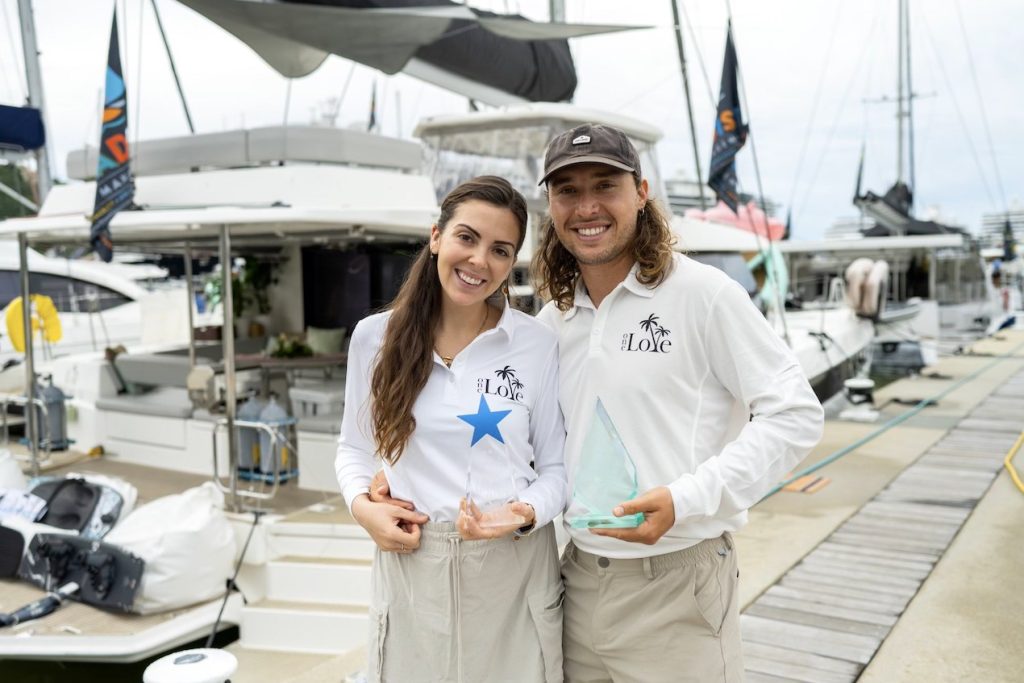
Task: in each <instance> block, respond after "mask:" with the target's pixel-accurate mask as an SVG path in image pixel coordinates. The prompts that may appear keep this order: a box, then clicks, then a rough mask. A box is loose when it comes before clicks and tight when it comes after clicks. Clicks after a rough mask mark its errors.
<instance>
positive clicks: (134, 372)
mask: <svg viewBox="0 0 1024 683" xmlns="http://www.w3.org/2000/svg"><path fill="white" fill-rule="evenodd" d="M196 363H197V364H200V365H201V364H204V363H207V364H208V361H206V360H204V359H199V358H197V359H196ZM114 364H115V365H116V366H117V370H118V372H120V373H121V377H122V378H123V379H124V380H125V381H126V382H129V383H131V384H142V385H146V386H156V385H160V386H170V387H182V388H184V387H186V386H187V384H186V380H187V379H188V371H189V364H188V357H187V356H186V357H182V356H171V355H162V354H155V353H141V354H137V355H130V354H125V355H123V356H119V357H118V358H117V360H115V361H114Z"/></svg>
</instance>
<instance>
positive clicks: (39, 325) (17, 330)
mask: <svg viewBox="0 0 1024 683" xmlns="http://www.w3.org/2000/svg"><path fill="white" fill-rule="evenodd" d="M31 296H32V306H33V309H34V310H33V311H32V314H31V318H32V335H33V336H35V334H36V332H38V331H39V330H40V329H42V334H43V339H45V340H46V341H48V342H50V343H53V342H58V341H60V339H61V337H62V336H63V331H62V330H61V326H60V316H59V315H57V307H56V306H54V305H53V299H51V298H50V297H48V296H45V295H43V294H32V295H31ZM4 320H5V322H6V323H7V337H8V339H10V340H11V346H13V347H14V350H15V351H20V352H24V351H25V323H24V318H23V316H22V300H21V297H20V296H19V297H16V298H14V299H13V300H11V303H9V304H7V310H6V311H4Z"/></svg>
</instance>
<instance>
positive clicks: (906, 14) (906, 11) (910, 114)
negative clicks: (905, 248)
mask: <svg viewBox="0 0 1024 683" xmlns="http://www.w3.org/2000/svg"><path fill="white" fill-rule="evenodd" d="M903 30H904V33H905V36H904V41H905V42H906V66H907V161H908V167H909V169H910V206H909V209H910V210H911V211H913V208H914V192H915V191H916V190H917V184H916V182H915V178H914V87H913V84H912V83H911V78H910V75H911V73H912V70H911V67H910V0H903Z"/></svg>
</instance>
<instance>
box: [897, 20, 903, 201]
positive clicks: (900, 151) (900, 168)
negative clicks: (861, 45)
mask: <svg viewBox="0 0 1024 683" xmlns="http://www.w3.org/2000/svg"><path fill="white" fill-rule="evenodd" d="M903 2H904V0H899V3H897V5H898V12H899V29H898V31H897V37H896V52H897V55H896V182H897V183H902V182H903V69H904V66H903Z"/></svg>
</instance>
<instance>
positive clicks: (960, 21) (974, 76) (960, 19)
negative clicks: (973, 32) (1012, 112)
mask: <svg viewBox="0 0 1024 683" xmlns="http://www.w3.org/2000/svg"><path fill="white" fill-rule="evenodd" d="M954 5H956V17H957V25H958V26H959V27H960V36H961V37H962V38H963V41H964V51H965V52H966V53H967V65H968V66H969V67H970V69H971V82H972V83H973V84H974V94H975V96H976V97H977V101H978V103H979V104H980V103H981V102H984V99H983V98H982V96H981V88H980V87H979V85H978V72H977V71H976V70H975V68H974V54H973V53H972V52H971V43H970V41H969V40H968V39H967V29H966V28H965V27H964V15H963V13H962V12H961V10H960V0H955V2H954ZM978 108H979V109H980V110H981V123H982V125H983V126H984V128H985V139H986V141H987V142H988V153H989V156H991V157H992V168H993V169H994V171H995V176H996V187H997V188H999V198H1000V199H1001V200H1002V202H1003V209H1004V210H1005V211H1007V212H1009V210H1010V205H1009V204H1008V203H1007V202H1006V192H1005V190H1004V189H1003V176H1002V174H1001V173H1000V172H999V163H998V162H997V161H996V150H995V146H994V145H993V144H992V130H991V129H990V128H989V125H988V116H987V115H986V109H985V107H981V106H979V107H978Z"/></svg>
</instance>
